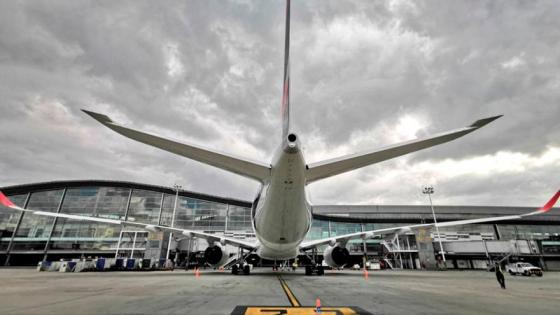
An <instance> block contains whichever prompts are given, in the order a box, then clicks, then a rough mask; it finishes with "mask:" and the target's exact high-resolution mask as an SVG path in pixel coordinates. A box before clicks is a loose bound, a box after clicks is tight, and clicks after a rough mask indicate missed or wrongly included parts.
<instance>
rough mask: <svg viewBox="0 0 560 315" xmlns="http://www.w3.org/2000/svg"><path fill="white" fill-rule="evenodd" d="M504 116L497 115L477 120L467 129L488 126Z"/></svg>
mask: <svg viewBox="0 0 560 315" xmlns="http://www.w3.org/2000/svg"><path fill="white" fill-rule="evenodd" d="M502 116H504V115H497V116H492V117H488V118H483V119H479V120H477V121H475V122H474V123H473V124H472V125H470V126H469V127H472V128H482V127H484V126H486V125H488V124H489V123H491V122H493V121H494V120H496V119H498V118H500V117H502Z"/></svg>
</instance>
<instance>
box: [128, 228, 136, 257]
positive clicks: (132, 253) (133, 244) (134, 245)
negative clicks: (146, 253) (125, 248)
mask: <svg viewBox="0 0 560 315" xmlns="http://www.w3.org/2000/svg"><path fill="white" fill-rule="evenodd" d="M133 233H134V238H133V239H132V250H131V251H130V259H132V258H134V247H136V238H137V237H138V231H134V232H133Z"/></svg>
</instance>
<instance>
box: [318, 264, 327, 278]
mask: <svg viewBox="0 0 560 315" xmlns="http://www.w3.org/2000/svg"><path fill="white" fill-rule="evenodd" d="M324 274H325V268H324V267H323V266H317V275H318V276H322V275H324Z"/></svg>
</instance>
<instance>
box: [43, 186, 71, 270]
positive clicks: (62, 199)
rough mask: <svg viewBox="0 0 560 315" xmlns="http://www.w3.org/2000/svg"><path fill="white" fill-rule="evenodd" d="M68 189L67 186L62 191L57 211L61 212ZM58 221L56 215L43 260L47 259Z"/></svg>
mask: <svg viewBox="0 0 560 315" xmlns="http://www.w3.org/2000/svg"><path fill="white" fill-rule="evenodd" d="M66 190H67V188H64V190H63V191H62V196H61V197H60V202H59V203H58V207H57V208H56V213H60V210H61V209H62V203H63V202H64V198H65V197H66ZM57 222H58V218H57V217H55V218H54V220H53V224H52V226H51V232H50V233H49V238H48V239H47V243H46V244H45V249H44V251H43V261H45V260H47V255H48V254H47V253H48V251H49V246H50V244H51V238H52V236H53V234H54V228H55V227H56V223H57Z"/></svg>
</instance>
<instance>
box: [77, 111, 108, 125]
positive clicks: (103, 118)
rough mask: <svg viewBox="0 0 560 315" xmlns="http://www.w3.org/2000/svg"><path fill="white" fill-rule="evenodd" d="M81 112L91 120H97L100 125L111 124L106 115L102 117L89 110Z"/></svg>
mask: <svg viewBox="0 0 560 315" xmlns="http://www.w3.org/2000/svg"><path fill="white" fill-rule="evenodd" d="M82 112H84V113H86V114H88V115H89V116H91V117H92V118H93V119H95V120H97V121H98V122H100V123H102V124H104V125H105V124H106V123H112V122H113V121H112V120H111V118H109V116H107V115H103V114H99V113H96V112H91V111H89V110H85V109H82Z"/></svg>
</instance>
